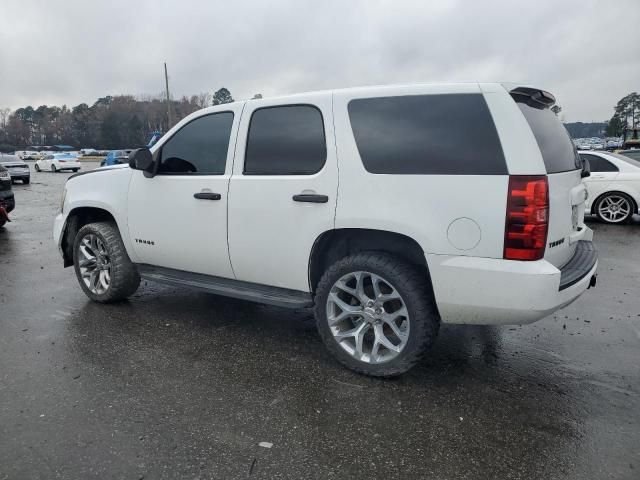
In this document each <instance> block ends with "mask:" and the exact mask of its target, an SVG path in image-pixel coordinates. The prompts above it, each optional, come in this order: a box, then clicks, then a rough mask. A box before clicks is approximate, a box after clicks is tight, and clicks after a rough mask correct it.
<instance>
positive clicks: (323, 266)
mask: <svg viewBox="0 0 640 480" xmlns="http://www.w3.org/2000/svg"><path fill="white" fill-rule="evenodd" d="M364 251H381V252H386V253H390V254H392V255H396V256H398V257H400V258H403V259H404V260H406V261H407V262H409V263H411V264H414V265H416V266H417V267H418V268H420V269H423V270H424V271H425V274H426V275H427V278H429V279H430V277H429V269H428V267H427V260H426V257H425V254H424V251H423V249H422V248H421V247H420V245H419V244H418V242H417V241H416V240H414V239H413V238H411V237H409V236H407V235H404V234H402V233H398V232H392V231H388V230H377V229H365V228H340V229H333V230H327V231H325V232H323V233H322V234H321V235H319V236H318V237H317V238H316V240H315V242H314V244H313V247H312V249H311V254H310V256H309V287H310V291H311V293H312V294H315V291H316V287H317V286H318V283H319V281H320V278H321V277H322V275H323V274H324V272H325V271H326V270H327V268H328V267H329V266H330V265H332V264H334V263H335V262H337V261H338V260H340V259H342V258H344V257H346V256H349V255H354V254H356V253H359V252H364Z"/></svg>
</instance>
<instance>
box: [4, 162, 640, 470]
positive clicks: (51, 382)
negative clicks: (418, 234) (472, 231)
mask: <svg viewBox="0 0 640 480" xmlns="http://www.w3.org/2000/svg"><path fill="white" fill-rule="evenodd" d="M86 168H92V166H88V167H86ZM68 176H69V175H68V174H62V173H57V174H52V173H35V172H33V176H32V183H31V184H30V185H26V186H23V185H20V184H18V185H15V186H14V191H15V195H16V201H17V207H16V210H15V212H14V213H13V214H12V218H13V220H14V221H13V223H10V224H8V225H7V226H6V227H5V228H4V229H1V228H0V480H5V479H58V478H60V479H63V478H64V479H67V478H68V479H85V478H118V479H120V478H122V479H136V480H137V479H143V478H144V479H164V478H166V479H174V478H176V479H183V478H184V479H214V478H215V479H236V478H237V479H244V478H249V479H250V478H259V479H307V478H308V479H316V478H317V479H327V478H336V479H346V478H358V479H359V478H368V479H378V478H410V479H417V478H429V479H488V478H496V479H556V478H571V479H573V478H575V479H608V478H615V479H638V478H640V291H639V290H640V289H639V288H638V285H639V282H640V217H638V216H636V217H635V219H634V222H633V223H632V224H631V225H624V226H608V225H604V224H601V223H598V222H597V221H595V220H591V221H590V222H589V223H590V226H591V227H592V228H593V229H594V230H595V240H596V244H597V247H598V250H599V255H600V266H599V276H598V285H597V287H596V288H595V289H591V290H588V291H587V292H586V293H585V294H584V295H583V296H582V297H581V298H580V299H579V300H578V301H577V302H575V303H574V304H572V305H570V306H569V307H567V308H565V309H564V310H561V311H559V312H556V313H555V314H554V315H551V316H549V317H547V318H546V319H544V320H542V321H540V322H537V323H535V324H533V325H528V326H522V327H501V328H495V327H464V326H443V328H442V329H441V333H440V336H439V339H438V342H437V344H436V345H435V347H434V348H433V350H432V351H431V352H430V353H429V355H428V356H427V358H426V359H425V360H424V361H423V362H422V363H421V364H420V365H418V366H417V367H416V368H414V369H413V370H412V371H411V372H409V373H408V374H406V375H404V376H402V377H401V378H399V379H395V380H376V379H370V378H366V377H362V376H359V375H357V374H353V373H351V372H350V371H348V370H346V369H344V368H343V367H341V366H340V365H338V364H337V363H336V362H335V361H334V360H333V359H332V358H331V356H330V355H329V354H328V353H327V351H326V350H325V349H324V347H323V345H322V343H321V341H320V339H319V337H318V335H317V334H316V331H315V326H314V322H313V318H312V315H311V313H310V312H309V311H306V310H298V311H292V310H287V309H280V308H275V307H267V306H262V305H258V304H252V303H247V302H242V301H236V300H230V299H226V298H222V297H217V296H214V295H210V294H205V293H199V292H194V291H190V290H187V289H180V288H173V287H166V286H160V285H156V284H152V283H145V282H143V284H142V285H141V288H140V289H139V290H138V292H137V293H136V295H135V296H134V297H133V298H132V299H131V300H130V301H128V302H125V303H121V304H118V305H108V306H105V305H98V304H94V303H91V302H90V301H89V300H88V299H87V298H86V297H85V296H84V294H83V293H82V291H81V290H80V288H79V287H78V285H77V283H76V279H75V276H74V272H73V270H72V269H63V268H62V262H61V259H60V257H59V255H58V252H57V250H56V247H55V246H54V245H53V242H52V239H51V227H52V219H53V217H54V215H55V213H56V210H57V208H58V205H59V200H60V194H61V191H62V186H63V184H64V182H65V180H66V178H67V177H68ZM261 442H267V444H264V445H266V446H260V444H261ZM269 446H270V448H268V447H269Z"/></svg>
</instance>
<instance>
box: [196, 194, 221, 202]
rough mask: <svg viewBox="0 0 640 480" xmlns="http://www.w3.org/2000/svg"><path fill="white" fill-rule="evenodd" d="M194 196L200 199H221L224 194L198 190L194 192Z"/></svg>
mask: <svg viewBox="0 0 640 480" xmlns="http://www.w3.org/2000/svg"><path fill="white" fill-rule="evenodd" d="M193 198H197V199H198V200H220V199H221V198H222V195H220V194H219V193H211V192H198V193H194V194H193Z"/></svg>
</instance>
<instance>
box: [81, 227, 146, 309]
mask: <svg viewBox="0 0 640 480" xmlns="http://www.w3.org/2000/svg"><path fill="white" fill-rule="evenodd" d="M89 232H91V233H96V234H98V235H100V236H101V237H102V238H103V240H104V242H105V244H106V246H107V249H108V250H109V258H110V260H111V285H110V288H109V290H108V291H107V292H105V293H104V294H102V295H96V294H94V293H92V292H91V291H90V290H89V289H87V287H86V285H85V284H84V281H82V278H81V277H80V270H79V268H78V262H77V258H76V257H77V250H78V244H79V242H80V239H82V237H84V235H85V234H87V233H89ZM73 263H74V268H75V271H76V276H77V277H78V283H80V286H81V287H82V290H83V291H84V293H85V294H86V295H87V296H88V297H89V298H90V299H91V300H93V301H95V302H99V303H114V302H119V301H121V300H124V299H126V298H127V297H129V296H131V295H133V294H134V293H135V291H136V290H137V289H138V286H139V285H140V274H139V273H138V270H137V269H136V267H135V265H134V264H133V263H132V262H131V259H129V255H128V254H127V250H126V249H125V247H124V243H123V242H122V238H121V237H120V232H119V231H118V227H117V226H116V224H115V223H114V222H96V223H89V224H87V225H85V226H83V227H82V228H81V229H80V230H79V231H78V234H77V235H76V238H75V240H74V244H73Z"/></svg>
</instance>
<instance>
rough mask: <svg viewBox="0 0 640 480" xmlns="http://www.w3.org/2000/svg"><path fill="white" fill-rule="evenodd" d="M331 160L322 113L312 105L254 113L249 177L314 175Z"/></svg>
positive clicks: (247, 162)
mask: <svg viewBox="0 0 640 480" xmlns="http://www.w3.org/2000/svg"><path fill="white" fill-rule="evenodd" d="M326 158H327V142H326V140H325V134H324V123H323V120H322V114H321V113H320V110H318V109H317V108H316V107H313V106H311V105H286V106H281V107H267V108H261V109H258V110H256V111H255V112H253V115H252V116H251V122H250V125H249V135H248V138H247V152H246V154H245V160H244V174H245V175H311V174H314V173H317V172H319V171H320V170H321V169H322V167H323V166H324V163H325V160H326Z"/></svg>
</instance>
